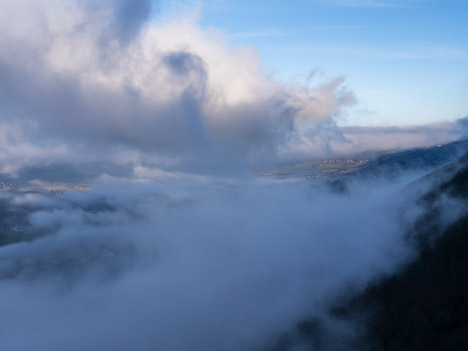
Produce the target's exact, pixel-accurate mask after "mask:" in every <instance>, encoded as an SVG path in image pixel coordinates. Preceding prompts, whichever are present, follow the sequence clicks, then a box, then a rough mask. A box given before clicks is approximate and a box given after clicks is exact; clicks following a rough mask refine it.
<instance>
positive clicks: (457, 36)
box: [160, 0, 468, 125]
mask: <svg viewBox="0 0 468 351" xmlns="http://www.w3.org/2000/svg"><path fill="white" fill-rule="evenodd" d="M194 3H195V2H193V1H189V0H181V1H169V0H162V1H161V3H160V11H161V13H164V12H167V11H170V10H173V9H174V8H176V7H178V6H181V5H187V4H188V5H189V6H190V5H191V4H194ZM197 3H198V6H200V8H201V17H200V24H201V25H202V26H206V27H210V26H212V27H216V28H219V29H221V30H222V31H224V32H225V33H226V35H227V38H228V40H229V42H230V44H231V45H232V46H239V45H247V46H250V47H253V48H254V49H255V50H256V51H257V52H258V53H259V55H260V57H261V59H262V65H263V67H264V68H265V70H267V71H269V72H274V73H275V75H276V77H277V78H278V79H281V80H297V81H305V80H306V77H307V76H308V74H309V72H310V71H311V70H313V69H314V68H317V67H318V68H320V69H321V71H322V78H320V77H319V79H326V78H327V77H329V78H332V77H336V76H341V75H342V76H345V77H346V79H347V85H348V86H349V87H350V88H351V89H352V90H353V91H354V92H355V94H356V96H357V98H358V100H359V103H358V104H357V105H356V106H355V107H353V108H350V109H349V110H348V111H347V114H346V116H344V117H343V118H342V120H341V121H339V123H340V124H342V125H354V124H358V125H384V124H397V125H405V124H424V123H432V122H437V121H443V120H454V119H457V118H461V117H465V116H467V115H468V99H467V97H468V35H467V34H468V25H467V23H466V17H467V15H468V1H464V0H432V1H431V0H406V1H399V0H394V1H391V0H388V1H387V0H329V1H326V0H290V1H279V0H269V1H267V0H256V1H252V0H250V1H247V0H236V1H226V0H204V1H201V2H197Z"/></svg>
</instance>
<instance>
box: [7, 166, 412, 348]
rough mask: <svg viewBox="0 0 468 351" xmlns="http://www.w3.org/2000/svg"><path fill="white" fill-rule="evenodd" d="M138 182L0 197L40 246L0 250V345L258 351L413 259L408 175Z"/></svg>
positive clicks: (102, 181)
mask: <svg viewBox="0 0 468 351" xmlns="http://www.w3.org/2000/svg"><path fill="white" fill-rule="evenodd" d="M145 174H146V177H142V176H141V174H140V177H139V178H138V179H122V178H115V177H110V176H104V177H100V178H99V179H98V180H97V181H95V182H94V183H93V184H92V187H91V189H90V190H89V191H69V192H64V193H60V192H59V193H57V192H49V193H44V194H37V193H21V192H10V193H9V192H3V193H2V197H3V201H7V202H8V203H9V204H10V205H11V206H13V205H14V206H17V207H18V208H19V207H21V208H23V209H27V211H26V210H25V211H26V212H27V214H26V215H24V216H23V220H24V223H25V224H24V228H25V229H22V230H24V231H28V232H30V233H39V234H40V235H41V237H39V238H36V239H35V240H32V241H26V242H19V243H16V244H10V245H6V246H3V247H0V279H1V280H0V300H1V301H5V302H7V303H5V304H4V308H3V310H4V312H3V313H2V314H1V316H0V326H1V328H0V336H1V337H0V348H2V349H5V350H30V349H31V348H34V349H40V350H42V349H43V350H64V349H67V350H82V349H87V350H129V349H138V350H154V349H158V350H191V351H193V350H240V349H242V350H263V349H265V348H268V347H270V346H271V345H275V343H276V342H277V340H278V338H279V337H280V336H281V335H283V334H284V332H287V331H288V330H292V329H293V328H294V326H295V325H297V323H299V322H301V321H303V320H308V319H310V318H311V317H313V316H315V317H314V318H317V319H320V320H321V321H327V320H330V316H329V309H330V306H332V305H334V304H336V302H337V301H340V299H343V298H345V297H346V296H349V295H350V294H353V293H357V292H359V291H360V290H361V289H363V288H364V287H365V286H366V284H367V283H368V282H369V281H370V280H371V279H373V278H375V277H377V276H379V275H381V274H383V273H387V274H388V273H392V272H394V271H395V270H396V269H397V267H398V266H399V265H401V264H402V263H403V262H406V261H407V260H409V259H410V258H411V257H412V254H413V249H412V248H411V246H410V245H408V243H407V241H406V239H405V237H404V235H403V232H404V230H403V229H404V226H405V223H406V224H407V223H408V222H410V221H412V220H414V219H415V218H416V217H417V215H418V214H419V213H420V212H421V209H420V208H419V207H418V206H417V205H416V204H413V205H412V203H413V202H412V201H413V199H414V196H413V195H410V194H408V196H406V195H405V194H406V193H407V191H402V189H403V188H404V186H405V185H407V184H408V183H410V182H411V181H412V180H414V179H417V178H418V177H419V176H420V175H419V174H418V175H416V174H413V175H411V176H408V175H407V176H405V177H401V178H399V179H398V180H393V181H392V182H389V181H383V180H382V181H377V180H375V181H373V182H367V183H360V182H358V181H356V182H351V183H349V184H348V185H349V189H348V191H347V192H346V193H344V194H338V193H336V192H330V191H329V190H326V188H324V187H322V186H321V185H319V183H310V182H304V181H272V180H268V179H258V178H231V179H226V178H214V177H210V178H206V177H202V178H200V177H197V178H193V177H192V178H190V177H185V178H184V177H180V175H179V177H172V178H170V177H166V178H165V179H164V180H161V178H160V177H159V178H158V180H155V179H154V178H151V176H154V174H152V173H150V172H148V171H147V172H146V173H145ZM156 174H157V175H158V176H159V175H160V174H159V173H157V172H156ZM332 323H335V324H332V325H333V326H334V328H342V329H343V330H341V332H342V333H341V332H340V333H341V334H340V335H341V336H340V337H342V338H344V335H348V334H350V335H352V334H353V328H354V326H349V325H346V324H343V325H341V326H340V324H339V322H332Z"/></svg>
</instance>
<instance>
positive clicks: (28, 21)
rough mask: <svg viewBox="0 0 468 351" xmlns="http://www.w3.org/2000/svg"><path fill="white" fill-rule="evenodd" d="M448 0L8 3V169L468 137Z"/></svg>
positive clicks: (191, 162) (238, 161)
mask: <svg viewBox="0 0 468 351" xmlns="http://www.w3.org/2000/svg"><path fill="white" fill-rule="evenodd" d="M444 3H445V4H446V5H445V7H442V6H441V4H442V3H441V2H426V1H425V2H422V1H419V2H416V1H409V2H405V3H402V2H401V3H396V2H392V3H390V2H382V1H379V2H377V1H366V2H363V1H352V2H350V1H342V0H340V1H333V2H330V1H328V2H319V1H312V0H309V1H299V0H298V1H294V2H288V3H287V5H285V4H286V3H284V2H278V1H276V2H275V1H271V2H262V1H257V2H253V3H247V2H242V1H236V2H226V1H213V0H206V1H204V2H203V1H202V2H199V1H197V2H194V1H192V0H190V1H188V0H180V1H167V0H158V1H154V0H99V1H91V0H47V1H46V0H44V1H41V2H37V1H35V0H21V1H18V0H4V1H2V2H1V5H0V142H1V146H2V147H1V148H0V159H1V160H2V161H3V162H2V165H3V166H2V167H7V168H9V169H10V170H11V169H12V167H13V166H12V165H15V166H16V167H19V165H20V164H24V163H38V162H39V163H40V162H51V161H52V160H55V161H56V160H58V159H65V160H73V161H79V160H83V159H86V161H102V160H103V159H105V160H108V161H112V162H114V161H117V162H130V163H139V162H151V163H153V164H156V163H157V164H158V167H162V168H163V169H166V170H168V169H171V170H179V171H180V170H184V171H190V172H201V173H212V172H214V173H216V172H221V171H222V172H230V171H231V170H232V171H235V172H237V170H239V169H241V168H243V167H244V166H245V167H247V168H252V167H253V168H258V167H260V168H261V167H266V166H269V165H272V164H280V163H284V162H302V161H308V160H311V159H319V158H321V159H323V158H329V157H335V156H343V155H351V154H356V153H360V152H364V151H370V150H371V151H376V150H395V149H403V148H411V147H421V146H430V145H438V144H443V143H447V142H450V141H455V140H459V139H462V138H466V136H467V135H468V120H467V119H466V118H465V117H467V116H468V105H467V104H468V103H467V101H466V99H465V95H466V91H467V88H468V84H467V82H468V80H467V73H468V71H467V68H466V67H468V65H467V64H466V63H467V62H466V61H467V54H466V52H467V50H465V49H464V48H465V46H466V45H464V44H465V42H466V39H465V38H464V37H463V35H462V29H463V27H464V23H463V18H462V15H463V13H464V12H463V11H462V10H463V6H462V5H461V3H457V2H452V1H446V2H444ZM436 14H437V17H436V16H435V15H436ZM397 19H398V21H397ZM90 150H92V152H90ZM115 150H119V151H118V152H116V151H115ZM90 158H93V159H92V160H91V159H90ZM239 165H242V167H239Z"/></svg>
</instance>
